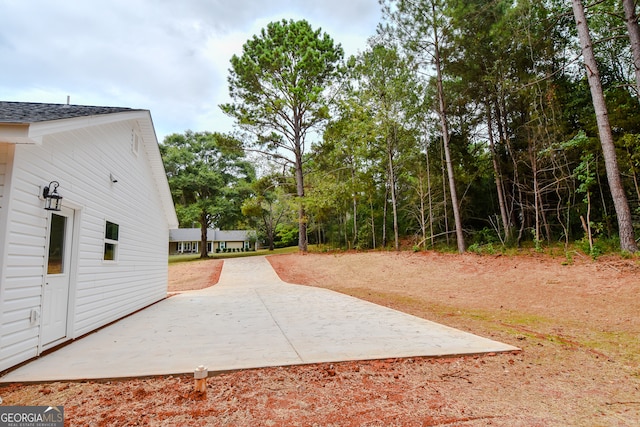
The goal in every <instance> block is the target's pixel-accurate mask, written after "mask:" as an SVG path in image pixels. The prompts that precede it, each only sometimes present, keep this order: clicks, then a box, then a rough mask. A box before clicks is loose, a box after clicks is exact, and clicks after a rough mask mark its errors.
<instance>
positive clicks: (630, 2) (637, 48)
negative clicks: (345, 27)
mask: <svg viewBox="0 0 640 427" xmlns="http://www.w3.org/2000/svg"><path fill="white" fill-rule="evenodd" d="M635 3H636V2H635V1H634V0H622V7H623V8H624V17H625V22H626V24H627V32H628V33H629V40H630V41H631V53H632V55H633V69H634V70H635V73H636V91H637V95H638V97H639V98H640V26H639V25H638V16H637V15H636V4H635Z"/></svg>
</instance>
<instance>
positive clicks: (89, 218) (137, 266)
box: [0, 121, 168, 370]
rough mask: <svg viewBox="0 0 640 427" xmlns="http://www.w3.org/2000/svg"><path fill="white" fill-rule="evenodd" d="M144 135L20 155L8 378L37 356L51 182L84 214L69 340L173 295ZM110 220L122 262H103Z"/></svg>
mask: <svg viewBox="0 0 640 427" xmlns="http://www.w3.org/2000/svg"><path fill="white" fill-rule="evenodd" d="M135 127H136V123H135V122H134V121H122V122H118V123H112V124H102V125H99V126H93V127H87V128H84V129H79V130H74V131H69V132H63V133H58V134H54V135H49V136H45V137H44V140H43V143H42V145H18V146H16V147H15V159H14V170H13V179H12V204H11V212H10V213H9V215H8V223H7V228H6V229H7V230H8V231H7V235H6V239H7V240H8V244H7V245H5V247H6V248H7V253H6V256H5V258H4V260H5V264H6V265H5V268H4V272H5V277H4V280H3V282H4V283H3V284H2V292H3V294H2V301H1V302H2V319H1V323H0V344H1V345H0V347H1V348H0V370H2V369H6V368H7V367H10V366H12V365H14V364H16V363H18V362H20V361H22V360H25V359H27V358H29V357H33V356H34V355H36V354H37V351H38V333H39V328H38V327H37V325H36V326H33V325H30V323H29V315H30V312H31V309H33V308H36V309H38V310H40V309H41V307H40V304H41V302H40V301H41V292H42V286H43V281H44V271H45V265H44V263H45V243H46V235H47V230H46V227H47V214H48V213H47V211H46V210H44V209H43V207H44V202H42V201H41V200H39V199H38V192H39V187H40V186H42V185H46V184H48V183H49V181H51V180H56V181H58V182H59V183H60V187H59V189H58V192H59V193H60V194H61V195H62V196H63V205H67V206H69V207H72V208H75V209H76V216H78V218H77V219H76V224H77V225H79V229H78V230H76V231H77V232H78V240H77V241H76V243H77V245H76V247H74V248H73V251H74V252H75V253H76V254H77V264H76V265H75V273H76V276H75V277H76V279H75V280H72V284H71V292H70V308H69V310H70V313H71V314H70V316H71V319H72V320H73V324H72V328H71V330H69V331H68V336H69V338H76V337H79V336H81V335H83V334H84V333H87V332H90V331H92V330H94V329H96V328H98V327H100V326H103V325H105V324H107V323H109V322H112V321H114V320H117V319H119V318H121V317H123V316H125V315H127V314H129V313H132V312H133V311H135V310H137V309H139V308H142V307H145V306H147V305H149V304H151V303H153V302H156V301H158V300H160V299H162V298H164V297H165V296H166V286H167V249H166V245H167V241H168V224H167V220H166V216H165V215H164V211H163V206H162V202H161V199H160V196H159V194H158V189H157V188H156V184H155V181H154V179H153V177H152V171H151V167H150V164H149V161H148V159H147V156H146V155H145V152H144V151H143V148H144V147H145V146H141V147H140V152H139V153H138V155H135V154H134V153H132V151H131V138H132V129H134V128H135ZM153 144H155V141H153ZM153 148H155V149H157V147H153ZM0 149H1V148H0ZM1 158H2V157H1V154H0V161H1ZM0 168H1V166H0ZM0 170H1V169H0ZM110 174H113V176H114V177H115V178H117V180H118V182H117V183H112V182H111V179H110ZM0 191H1V187H0ZM1 200H2V199H0V201H1ZM106 221H110V222H113V223H116V224H118V225H119V227H120V229H119V242H118V260H117V262H105V261H103V250H104V232H105V222H106ZM72 274H73V271H72ZM16 361H17V362H16Z"/></svg>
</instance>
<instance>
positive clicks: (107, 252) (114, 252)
mask: <svg viewBox="0 0 640 427" xmlns="http://www.w3.org/2000/svg"><path fill="white" fill-rule="evenodd" d="M119 229H120V226H119V225H118V224H115V223H113V222H109V221H107V225H106V227H105V231H104V260H105V261H116V260H117V259H118V235H119V232H120V230H119Z"/></svg>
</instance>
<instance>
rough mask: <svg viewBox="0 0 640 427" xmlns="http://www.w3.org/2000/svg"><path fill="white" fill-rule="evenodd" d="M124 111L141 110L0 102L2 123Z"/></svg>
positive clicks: (41, 120)
mask: <svg viewBox="0 0 640 427" xmlns="http://www.w3.org/2000/svg"><path fill="white" fill-rule="evenodd" d="M124 111H141V110H133V109H131V108H120V107H91V106H85V105H68V104H41V103H35V102H8V101H0V123H37V122H48V121H50V120H60V119H72V118H75V117H87V116H96V115H100V114H112V113H121V112H124Z"/></svg>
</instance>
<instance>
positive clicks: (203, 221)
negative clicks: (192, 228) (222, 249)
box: [200, 212, 209, 258]
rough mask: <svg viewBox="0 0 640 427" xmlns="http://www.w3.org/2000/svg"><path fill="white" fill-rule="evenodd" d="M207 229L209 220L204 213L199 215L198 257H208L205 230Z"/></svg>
mask: <svg viewBox="0 0 640 427" xmlns="http://www.w3.org/2000/svg"><path fill="white" fill-rule="evenodd" d="M208 230H209V220H208V218H207V214H206V213H204V212H203V213H202V215H201V216H200V258H209V253H208V252H207V231H208Z"/></svg>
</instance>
